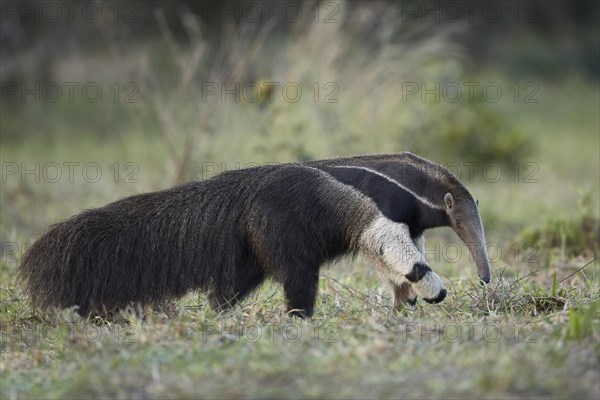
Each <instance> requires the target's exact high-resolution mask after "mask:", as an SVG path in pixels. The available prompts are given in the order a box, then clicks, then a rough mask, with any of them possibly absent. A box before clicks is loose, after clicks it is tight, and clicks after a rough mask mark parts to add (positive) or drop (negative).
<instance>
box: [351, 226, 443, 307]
mask: <svg viewBox="0 0 600 400" xmlns="http://www.w3.org/2000/svg"><path fill="white" fill-rule="evenodd" d="M361 248H362V249H363V251H364V252H365V253H367V254H368V255H369V256H371V257H372V258H374V260H375V265H376V266H377V267H378V268H379V269H380V270H381V272H382V273H383V275H384V276H385V278H387V279H388V280H389V281H390V282H392V283H393V285H394V286H395V287H396V286H397V287H398V290H397V291H396V289H395V290H394V291H395V294H396V292H397V294H398V296H399V301H403V300H404V299H406V301H408V299H409V298H411V292H414V294H416V295H418V296H420V297H422V298H423V299H424V300H425V301H427V302H429V303H439V302H440V301H442V300H444V298H445V297H446V289H444V282H443V281H442V279H441V278H440V277H439V276H438V275H437V274H436V273H435V272H433V271H432V270H431V268H429V266H428V265H427V262H426V261H425V260H424V257H423V255H422V253H421V252H420V251H419V249H418V248H417V246H415V243H414V242H413V240H412V239H411V237H410V232H409V229H408V226H407V225H406V224H400V223H395V222H393V221H391V220H389V219H387V218H385V217H383V216H379V217H378V218H376V219H375V220H374V221H373V222H372V223H371V224H370V225H369V227H368V228H367V229H365V231H364V232H363V234H362V236H361ZM407 282H408V284H409V285H410V287H408V288H407V287H406V286H405V285H406V283H407Z"/></svg>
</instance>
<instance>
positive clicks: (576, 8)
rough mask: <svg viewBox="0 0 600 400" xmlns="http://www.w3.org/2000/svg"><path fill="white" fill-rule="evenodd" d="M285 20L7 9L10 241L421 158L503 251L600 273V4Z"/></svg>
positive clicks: (334, 8)
mask: <svg viewBox="0 0 600 400" xmlns="http://www.w3.org/2000/svg"><path fill="white" fill-rule="evenodd" d="M274 4H275V6H273V8H271V9H269V8H268V7H265V4H263V3H261V2H231V1H229V2H203V1H148V2H93V3H89V2H83V3H80V4H79V5H77V6H75V7H73V12H72V13H69V12H68V10H67V9H62V10H61V11H62V16H61V17H60V18H54V16H55V13H54V12H53V10H52V9H45V8H44V5H43V2H19V3H15V2H3V5H2V29H1V32H0V34H1V36H0V39H1V42H2V47H1V52H2V53H1V58H0V60H1V61H0V67H1V72H2V103H1V105H0V106H1V132H0V133H1V141H2V149H1V152H0V155H1V157H2V162H3V181H2V193H1V200H2V210H1V212H0V216H1V220H2V222H1V224H0V235H1V236H2V241H3V242H15V243H23V244H25V245H26V244H28V243H30V242H31V241H32V240H33V239H34V238H35V237H36V235H37V234H38V232H39V230H40V229H41V228H43V227H45V226H46V225H48V224H49V223H52V222H54V221H57V220H60V219H64V218H66V217H68V216H69V215H71V214H73V213H75V212H78V211H79V210H80V209H83V208H89V207H95V206H100V205H103V204H105V203H107V202H109V201H112V200H115V199H117V198H119V197H122V196H125V195H128V194H133V193H137V192H144V191H148V190H156V189H160V188H166V187H169V186H172V185H174V184H177V183H181V182H184V181H189V180H193V179H203V178H206V177H208V176H210V175H214V173H216V172H219V171H221V170H223V169H231V168H241V167H244V166H249V165H255V164H263V163H268V162H287V161H297V160H308V159H315V158H324V157H337V156H346V155H352V154H363V153H383V152H399V151H403V150H410V151H413V152H415V153H418V154H420V155H422V156H424V157H426V158H430V159H433V160H435V161H438V162H441V163H445V164H447V165H449V166H452V168H450V169H451V170H453V171H454V172H457V174H458V175H459V176H460V178H461V179H462V180H463V182H464V183H465V184H466V185H467V186H468V187H469V188H470V189H471V190H472V192H473V193H474V195H475V197H477V198H478V199H480V202H481V210H482V215H483V219H484V225H485V226H486V230H487V232H488V240H489V241H494V242H497V243H502V244H503V245H504V243H505V242H507V241H510V240H516V239H518V240H526V241H527V242H528V243H534V244H536V245H537V246H540V247H548V248H553V249H558V250H557V251H559V253H560V254H562V256H563V257H566V256H567V255H569V256H575V255H579V254H587V255H596V254H597V250H598V240H599V239H598V236H599V234H598V230H599V225H598V213H599V208H598V202H599V183H598V181H599V179H598V178H599V170H600V160H599V149H600V144H599V115H598V109H599V106H600V99H599V82H598V79H599V71H600V64H599V40H600V39H599V37H600V35H599V34H598V29H599V28H598V14H599V5H598V2H594V1H544V2H491V1H487V2H485V1H484V2H480V3H479V4H478V5H477V6H475V7H472V6H467V5H466V3H460V2H459V3H452V4H454V6H452V5H450V6H447V5H443V3H440V2H426V1H419V2H395V1H369V2H366V1H365V2H363V1H339V2H338V1H335V2H326V1H323V2H316V3H315V2H308V1H307V2H302V1H279V2H274ZM97 10H100V11H101V16H99V15H98V14H97V12H96V11H97ZM428 10H429V11H428ZM257 12H258V14H257ZM257 15H259V16H258V18H257ZM269 82H276V85H278V86H273V84H269ZM68 84H70V85H78V86H73V87H74V90H73V97H72V98H70V96H69V93H68V92H69V91H68V86H66V85H68ZM90 84H93V85H94V87H99V88H100V90H101V92H102V96H101V97H99V98H98V99H95V98H94V100H93V101H92V100H90V99H89V96H88V98H87V99H86V97H85V96H86V93H84V90H83V88H84V87H85V85H88V86H89V85H90ZM286 84H288V85H289V84H293V85H294V87H300V88H301V89H302V96H301V97H300V98H299V99H298V100H297V101H291V100H290V99H287V100H286V98H285V93H284V91H283V88H284V85H286ZM36 85H39V86H36ZM236 85H238V86H236ZM269 85H270V86H269ZM436 85H437V86H436ZM57 86H58V87H60V88H61V89H62V94H61V95H60V96H56V95H55V93H56V92H55V90H56V87H57ZM94 87H93V88H92V90H91V91H90V92H87V93H88V95H89V93H92V97H94V96H93V95H94V91H95V88H94ZM269 87H270V88H271V89H272V91H271V92H270V91H269ZM486 87H487V88H488V89H490V90H483V88H486ZM36 88H39V89H36ZM215 88H216V90H217V92H216V94H214V90H215ZM257 88H260V93H258V89H257ZM457 88H458V89H457ZM469 88H473V92H472V93H470V92H469V90H470V89H469ZM498 88H499V90H500V92H496V90H497V89H498ZM28 90H29V91H31V90H33V92H37V93H38V96H39V97H40V98H39V99H37V98H36V95H35V94H31V93H29V92H27V91H28ZM226 90H230V91H233V93H229V94H227V93H228V92H226ZM294 90H295V89H294V88H292V89H290V90H289V91H288V92H286V93H287V94H289V95H290V96H292V97H294V94H293V93H294ZM457 90H460V91H461V93H462V95H461V96H457V95H458V92H457ZM28 93H29V94H28ZM235 93H237V94H235ZM436 93H437V94H436ZM236 95H237V96H239V100H237V99H236V97H235V96H236ZM271 95H272V96H273V97H272V98H270V97H269V96H271ZM69 162H75V163H80V164H79V166H84V165H86V164H87V163H98V165H99V166H100V168H101V172H102V174H103V175H102V177H101V179H98V181H94V182H92V181H91V180H90V179H85V178H83V177H82V171H81V167H79V166H78V167H76V169H75V170H74V173H75V174H74V179H73V182H70V181H69V179H67V173H68V172H69V170H68V167H66V166H64V163H69ZM36 163H39V167H38V168H39V171H38V176H40V178H41V179H37V180H39V182H36V174H35V172H34V173H33V174H25V175H23V173H24V172H26V171H25V170H26V169H29V170H31V169H34V171H35V168H36ZM52 163H57V164H58V165H59V166H61V170H60V171H59V172H61V173H62V177H61V179H58V181H57V182H49V180H48V179H44V167H45V166H48V165H49V164H52ZM115 163H116V164H115ZM15 165H16V168H17V170H16V171H17V172H16V173H15V172H14V168H13V167H14V166H15ZM10 168H13V169H10ZM9 169H10V171H9ZM9 172H10V173H9ZM46 172H47V171H46ZM498 174H499V175H498ZM441 235H442V237H446V236H443V233H441ZM446 238H448V237H446ZM566 247H568V248H566ZM561 249H562V250H561ZM505 261H506V260H503V262H505Z"/></svg>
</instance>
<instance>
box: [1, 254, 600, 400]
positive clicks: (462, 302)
mask: <svg viewBox="0 0 600 400" xmlns="http://www.w3.org/2000/svg"><path fill="white" fill-rule="evenodd" d="M340 264H341V265H337V266H336V268H335V269H330V270H324V271H323V273H322V277H321V282H320V296H319V302H318V306H317V312H316V315H315V316H314V318H313V319H312V320H310V321H300V320H296V319H290V318H288V317H286V316H285V315H284V307H283V302H282V300H283V299H282V296H281V293H280V290H279V288H278V287H277V286H275V285H272V284H269V285H267V286H266V287H264V288H263V289H262V290H261V291H260V292H259V293H257V294H256V295H254V296H253V297H252V298H251V299H249V300H247V301H245V302H244V303H242V304H241V305H239V306H236V308H235V309H234V310H233V311H232V312H230V313H228V314H224V315H216V314H215V313H214V312H213V311H211V310H209V309H208V308H207V307H206V304H205V303H206V302H205V298H204V296H203V295H201V294H199V295H190V296H187V297H185V298H184V299H182V300H180V301H178V302H176V303H174V304H169V305H165V306H164V307H163V308H162V309H158V310H150V309H149V310H147V318H145V319H143V320H141V319H139V318H138V317H137V316H136V314H135V313H122V314H121V315H119V316H118V317H116V318H115V319H114V320H108V321H107V320H98V319H83V320H82V319H81V318H80V317H78V316H77V314H75V313H73V312H71V311H69V310H64V311H63V312H62V313H58V314H56V315H40V314H35V313H34V312H33V311H32V310H31V309H29V308H28V305H27V302H26V300H25V299H13V298H11V296H8V295H7V293H6V292H4V293H3V302H2V327H3V331H2V332H3V335H2V336H3V337H2V339H3V340H2V359H1V364H0V368H1V372H2V383H3V384H2V396H3V398H4V397H6V398H11V397H23V398H37V397H45V398H50V397H51V398H73V397H78V398H82V397H111V398H115V397H118V398H142V397H143V398H165V397H168V398H196V397H207V398H237V397H244V398H247V397H250V398H252V397H282V398H291V397H312V398H331V397H334V398H392V397H393V398H396V397H403V398H405V397H407V398H423V397H445V398H447V397H465V398H497V397H509V396H510V397H531V396H552V397H570V398H573V397H578V398H582V397H583V398H596V397H597V396H598V394H599V387H598V381H597V380H596V379H595V378H596V377H597V372H598V357H600V348H599V347H598V340H599V339H600V325H599V320H598V317H599V316H598V306H599V304H598V303H599V301H598V298H599V296H600V274H599V272H600V268H599V266H598V262H597V261H596V262H595V263H592V264H591V265H589V266H588V267H587V268H586V269H584V270H582V271H580V272H579V273H578V274H577V275H574V276H572V277H570V278H569V279H567V280H566V281H564V282H562V283H560V284H559V283H555V284H554V285H550V287H549V288H544V287H542V286H539V285H538V284H536V283H534V282H532V281H530V280H528V279H527V278H525V277H517V276H507V275H508V270H503V271H496V274H495V276H494V280H493V284H492V285H490V286H489V287H487V288H486V287H483V286H480V285H478V284H474V283H472V282H470V281H468V280H467V279H454V278H453V279H452V282H451V283H450V281H448V282H447V284H448V285H449V288H450V295H449V297H448V299H447V300H446V301H444V303H442V304H441V305H439V306H431V305H426V304H423V303H419V305H418V307H417V309H416V311H414V312H412V313H411V312H408V311H404V312H395V311H393V310H392V308H391V300H390V299H389V297H388V296H386V295H385V293H384V291H383V290H382V288H381V287H380V285H379V284H378V282H377V276H376V275H375V274H373V273H372V272H370V270H369V269H368V268H365V267H366V266H367V265H365V262H364V261H363V260H358V261H357V262H354V263H348V262H346V261H344V262H341V263H340ZM348 269H349V270H350V272H349V271H348ZM560 279H561V278H560V277H559V280H560Z"/></svg>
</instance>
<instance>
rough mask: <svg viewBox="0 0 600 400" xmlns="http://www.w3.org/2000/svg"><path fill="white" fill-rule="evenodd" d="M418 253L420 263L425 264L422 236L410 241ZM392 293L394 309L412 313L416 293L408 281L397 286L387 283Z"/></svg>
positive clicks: (415, 302)
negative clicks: (406, 310) (405, 309)
mask: <svg viewBox="0 0 600 400" xmlns="http://www.w3.org/2000/svg"><path fill="white" fill-rule="evenodd" d="M412 242H413V243H414V245H415V247H416V248H417V250H419V253H421V261H422V262H424V263H427V259H426V258H425V237H424V236H423V235H420V236H417V237H416V238H414V239H413V240H412ZM389 283H390V285H391V286H392V290H393V292H394V309H395V310H402V309H404V308H405V307H408V309H409V310H411V311H413V310H414V309H415V306H416V304H417V293H416V292H415V291H414V289H413V288H412V285H411V283H410V282H409V281H408V280H405V281H404V282H402V284H400V285H397V284H396V283H394V282H393V281H390V282H389Z"/></svg>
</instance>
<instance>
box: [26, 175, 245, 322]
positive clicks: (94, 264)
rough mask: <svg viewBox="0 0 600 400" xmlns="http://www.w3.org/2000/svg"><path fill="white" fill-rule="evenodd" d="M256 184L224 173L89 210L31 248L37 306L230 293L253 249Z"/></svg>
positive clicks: (99, 305)
mask: <svg viewBox="0 0 600 400" xmlns="http://www.w3.org/2000/svg"><path fill="white" fill-rule="evenodd" d="M232 185H233V187H235V189H236V190H231V188H232ZM248 186H249V183H248V182H246V181H245V180H244V176H239V177H238V176H236V175H235V174H223V175H222V176H220V177H217V178H216V179H215V178H213V179H211V180H208V181H204V182H194V183H190V184H186V185H182V186H178V187H175V188H172V189H168V190H164V191H160V192H153V193H147V194H142V195H136V196H132V197H128V198H125V199H122V200H119V201H117V202H114V203H111V204H109V205H107V206H104V207H101V208H98V209H92V210H86V211H83V212H82V213H80V214H78V215H76V216H74V217H72V218H70V219H68V220H66V221H63V222H60V223H58V224H55V225H53V226H51V227H50V229H49V230H48V231H47V232H46V233H45V234H44V235H43V236H42V237H41V238H40V239H39V240H37V241H36V242H35V243H34V244H33V245H32V246H31V247H30V248H29V250H28V251H27V252H26V254H25V256H24V258H23V262H22V264H21V267H20V270H19V275H20V278H21V279H22V281H24V283H25V288H26V291H27V292H28V294H29V295H30V297H31V299H32V301H33V303H34V305H36V306H38V307H41V308H48V307H61V308H62V307H70V306H74V305H75V306H78V307H79V312H80V313H81V314H88V313H90V312H95V311H100V310H106V311H110V310H114V309H118V308H121V307H124V306H127V305H128V304H130V303H131V302H137V303H141V304H147V303H151V302H155V301H159V300H161V299H165V298H168V297H177V296H181V295H183V294H185V293H186V292H187V291H189V290H190V289H206V288H209V287H218V288H219V289H220V290H227V288H228V287H229V286H230V285H231V284H232V283H233V281H234V276H235V273H234V270H233V268H235V266H236V265H237V264H238V263H239V262H240V261H241V260H239V258H240V257H243V255H244V254H245V252H246V249H245V246H246V244H245V239H244V233H243V232H242V231H243V229H244V228H243V227H244V223H243V222H244V221H243V219H244V216H243V211H244V209H245V207H243V206H242V204H240V202H241V203H243V202H244V201H246V200H245V199H246V198H248V192H247V190H248Z"/></svg>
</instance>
